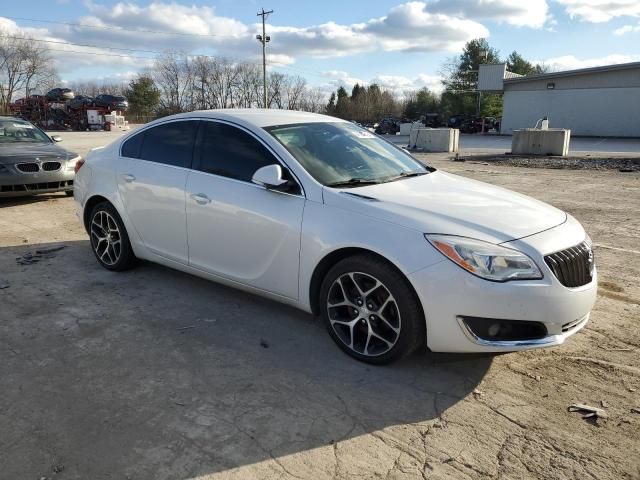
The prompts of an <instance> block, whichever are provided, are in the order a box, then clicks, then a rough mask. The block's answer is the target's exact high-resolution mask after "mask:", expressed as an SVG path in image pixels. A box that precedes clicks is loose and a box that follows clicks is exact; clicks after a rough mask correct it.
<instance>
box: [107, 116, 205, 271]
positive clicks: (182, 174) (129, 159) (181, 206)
mask: <svg viewBox="0 0 640 480" xmlns="http://www.w3.org/2000/svg"><path fill="white" fill-rule="evenodd" d="M198 124H199V121H197V120H174V121H170V122H166V123H162V124H160V125H156V126H153V127H151V128H148V129H145V130H144V131H142V132H140V133H139V134H138V135H135V136H133V137H132V138H130V139H129V140H127V141H126V142H125V143H124V144H123V146H122V149H121V159H120V162H118V164H119V166H118V188H119V191H120V195H121V197H122V201H123V203H124V206H125V209H126V211H127V215H128V217H129V219H130V220H131V221H132V222H133V225H134V228H135V229H136V231H137V232H138V234H139V235H140V237H141V239H142V241H143V243H144V244H145V246H146V247H147V248H148V249H149V250H150V251H151V252H153V253H155V254H157V255H160V256H162V257H165V258H168V259H170V260H174V261H177V262H180V263H184V264H187V263H188V246H187V232H186V213H185V190H184V189H185V183H186V180H187V175H188V173H189V168H190V167H191V162H192V158H193V149H194V142H195V136H196V131H197V127H198Z"/></svg>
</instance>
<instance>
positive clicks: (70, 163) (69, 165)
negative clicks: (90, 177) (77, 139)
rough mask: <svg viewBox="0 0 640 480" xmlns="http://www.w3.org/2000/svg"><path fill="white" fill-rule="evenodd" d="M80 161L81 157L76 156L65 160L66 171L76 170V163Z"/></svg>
mask: <svg viewBox="0 0 640 480" xmlns="http://www.w3.org/2000/svg"><path fill="white" fill-rule="evenodd" d="M81 159H82V156H81V155H77V156H75V157H73V158H70V159H69V160H67V170H74V169H75V168H76V163H77V162H78V161H79V160H81Z"/></svg>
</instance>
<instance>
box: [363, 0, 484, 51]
mask: <svg viewBox="0 0 640 480" xmlns="http://www.w3.org/2000/svg"><path fill="white" fill-rule="evenodd" d="M354 28H357V29H360V30H361V31H363V32H366V33H369V34H372V35H373V36H374V37H376V38H377V39H378V41H379V42H380V44H381V45H382V47H383V49H384V50H387V51H405V52H428V51H456V50H459V49H460V48H461V47H462V46H463V45H464V44H465V43H466V42H467V41H469V40H471V39H473V38H479V37H487V36H489V31H488V30H487V29H486V28H485V27H484V25H482V24H480V23H478V22H475V21H473V20H467V19H464V18H460V17H456V16H450V15H445V14H442V13H430V12H429V11H428V6H427V4H426V3H423V2H408V3H404V4H401V5H398V6H396V7H393V8H392V9H391V10H389V13H388V14H387V15H386V16H384V17H381V18H377V19H373V20H369V21H368V22H367V23H365V24H359V25H355V26H354Z"/></svg>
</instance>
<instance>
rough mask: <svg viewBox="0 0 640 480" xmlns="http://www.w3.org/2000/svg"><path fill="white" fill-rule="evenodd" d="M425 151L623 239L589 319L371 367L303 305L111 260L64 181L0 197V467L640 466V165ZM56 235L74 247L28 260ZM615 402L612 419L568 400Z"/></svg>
mask: <svg viewBox="0 0 640 480" xmlns="http://www.w3.org/2000/svg"><path fill="white" fill-rule="evenodd" d="M67 136H69V134H67ZM67 138H69V137H67ZM83 138H84V137H83ZM87 138H89V137H87ZM94 141H95V140H94ZM423 158H426V159H428V161H430V162H431V163H433V164H434V165H435V166H436V167H439V168H443V169H446V170H449V171H452V172H454V173H459V174H462V175H466V176H469V177H472V178H477V179H480V180H484V181H488V182H491V183H495V184H498V185H501V186H506V187H508V188H512V189H514V190H517V191H520V192H523V193H526V194H529V195H532V196H534V197H536V198H539V199H541V200H545V201H548V202H550V203H552V204H554V205H556V206H558V207H560V208H562V209H565V210H567V211H568V212H570V213H571V214H573V215H574V216H576V217H577V218H578V219H579V220H580V221H581V222H583V224H584V225H585V227H586V228H587V230H588V231H589V232H590V233H591V236H592V238H593V239H594V241H595V242H596V243H597V244H601V245H605V246H608V247H615V248H616V249H617V250H615V249H610V248H596V260H597V263H598V268H599V272H600V278H601V281H602V283H601V287H600V293H601V294H600V296H599V299H598V302H597V304H596V307H595V310H594V312H593V316H592V320H591V322H590V323H589V324H588V325H587V327H586V328H585V329H584V330H583V331H582V332H580V333H579V334H577V335H576V336H574V337H572V338H571V339H570V340H569V341H568V343H566V344H565V345H563V346H561V347H557V348H553V349H549V350H538V351H529V352H522V353H514V354H506V355H500V356H491V355H473V356H471V355H445V354H429V353H424V354H421V355H417V356H415V357H412V358H409V359H406V360H404V361H402V362H400V363H397V364H394V365H392V366H389V367H372V366H367V365H364V364H360V363H358V362H355V361H354V360H351V359H350V358H348V357H346V356H345V355H344V354H342V353H341V352H340V351H339V350H338V348H337V347H335V346H334V345H333V343H332V341H331V340H330V338H329V337H328V335H326V333H325V331H324V330H323V328H322V327H321V325H320V324H319V322H317V321H316V320H314V319H313V318H312V317H311V316H309V315H306V314H304V313H302V312H299V311H296V310H294V309H291V308H288V307H285V306H282V305H279V304H276V303H273V302H270V301H268V300H264V299H261V298H258V297H255V296H252V295H248V294H245V293H242V292H238V291H235V290H231V289H228V288H225V287H222V286H219V285H216V284H214V283H210V282H206V281H204V280H201V279H198V278H195V277H190V276H188V275H185V274H182V273H179V272H175V271H172V270H169V269H166V268H163V267H160V266H156V265H152V264H146V263H145V264H142V265H141V266H139V267H138V268H136V269H135V270H132V271H130V272H127V273H124V274H116V273H110V272H107V271H105V270H103V269H101V268H99V267H98V265H97V264H96V262H95V260H94V258H93V256H92V254H91V252H90V250H89V246H88V242H87V238H86V235H85V234H84V232H83V231H82V229H81V227H80V226H79V224H78V223H77V221H76V219H75V217H74V216H73V212H72V202H71V200H70V199H68V198H65V197H64V196H61V195H52V196H47V197H40V198H37V199H21V200H0V278H1V279H2V280H5V281H6V282H8V283H9V288H6V289H3V290H0V360H1V361H0V378H1V379H2V388H0V432H1V433H0V465H1V466H2V468H1V469H0V479H5V478H6V479H20V480H21V479H36V480H37V479H40V478H42V477H46V478H49V479H56V480H57V479H61V480H66V479H88V478H89V479H103V478H104V479H108V478H113V479H125V478H129V479H186V478H196V479H198V480H205V479H206V480H211V479H219V478H232V479H251V478H260V479H263V478H264V479H288V478H299V479H323V478H326V479H330V478H338V479H351V478H375V479H385V478H386V479H400V478H402V479H414V478H415V479H450V478H455V479H521V478H533V479H550V478H553V479H598V480H601V479H611V480H613V479H616V480H617V479H634V478H640V414H637V413H632V411H631V408H634V407H640V398H639V397H638V395H639V392H640V356H639V355H638V351H639V346H640V327H639V323H638V322H639V319H640V285H639V282H638V279H639V278H640V268H639V267H638V265H639V264H640V263H639V260H640V257H639V255H638V254H637V253H633V252H634V251H637V250H638V244H639V242H638V239H639V238H640V218H639V217H638V215H637V211H638V207H640V175H638V174H622V173H617V172H591V171H589V172H582V171H580V172H576V171H555V170H544V169H542V170H540V169H535V170H530V169H526V168H515V167H506V166H497V165H496V166H494V165H488V166H487V165H481V164H477V163H473V162H466V163H453V162H449V161H447V160H446V159H445V158H444V157H442V156H436V155H433V156H425V157H423ZM52 243H62V244H64V245H66V246H67V247H66V248H65V249H63V250H61V251H58V252H55V253H54V254H51V255H49V258H45V259H43V260H41V261H40V262H38V263H34V264H32V265H19V264H17V263H16V257H18V256H20V255H22V254H24V253H26V252H28V251H34V250H35V249H36V248H37V246H38V245H44V244H52ZM184 327H189V328H184ZM262 339H265V340H267V342H268V344H269V348H264V347H263V346H261V344H260V343H261V340H262ZM601 401H604V402H605V405H607V406H606V407H605V409H606V411H607V412H608V413H609V415H610V418H609V419H606V420H598V421H597V422H590V421H587V420H583V419H582V418H581V417H580V415H579V414H577V413H569V412H567V406H568V405H569V404H571V403H574V402H579V403H587V404H590V405H594V406H601V403H600V402H601ZM60 466H63V468H62V470H61V471H60V472H58V473H54V469H58V470H59V468H56V467H60Z"/></svg>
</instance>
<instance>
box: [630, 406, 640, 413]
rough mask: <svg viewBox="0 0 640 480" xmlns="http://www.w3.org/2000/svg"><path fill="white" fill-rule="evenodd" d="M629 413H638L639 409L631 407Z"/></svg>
mask: <svg viewBox="0 0 640 480" xmlns="http://www.w3.org/2000/svg"><path fill="white" fill-rule="evenodd" d="M631 413H640V407H631Z"/></svg>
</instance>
